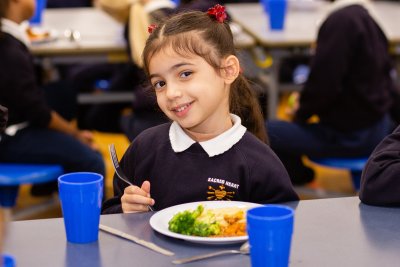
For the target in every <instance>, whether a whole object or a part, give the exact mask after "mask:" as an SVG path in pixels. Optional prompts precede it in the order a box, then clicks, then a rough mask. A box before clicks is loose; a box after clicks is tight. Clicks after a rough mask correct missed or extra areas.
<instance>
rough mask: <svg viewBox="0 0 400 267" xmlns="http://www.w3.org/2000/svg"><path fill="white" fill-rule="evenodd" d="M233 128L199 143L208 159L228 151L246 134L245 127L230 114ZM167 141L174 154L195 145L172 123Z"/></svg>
mask: <svg viewBox="0 0 400 267" xmlns="http://www.w3.org/2000/svg"><path fill="white" fill-rule="evenodd" d="M231 119H232V121H233V126H232V127H231V128H230V129H229V130H227V131H225V132H224V133H222V134H220V135H218V136H217V137H214V138H213V139H210V140H207V141H204V142H199V144H200V146H201V147H202V148H203V149H204V150H205V151H206V153H207V154H208V156H209V157H213V156H216V155H219V154H222V153H224V152H225V151H228V150H229V149H230V148H231V147H233V146H234V145H235V144H236V143H237V142H239V141H240V139H242V137H243V135H244V134H245V133H246V130H247V129H246V127H244V126H243V125H242V121H241V119H240V118H239V117H238V116H236V115H234V114H231ZM169 139H170V142H171V146H172V149H173V150H174V152H176V153H178V152H183V151H185V150H186V149H188V148H189V147H190V146H191V145H193V144H194V143H196V141H194V140H193V139H192V138H190V137H189V136H188V135H187V134H186V133H185V132H184V131H183V129H182V128H181V126H180V125H179V124H178V123H177V122H176V121H174V122H173V123H172V124H171V127H170V128H169Z"/></svg>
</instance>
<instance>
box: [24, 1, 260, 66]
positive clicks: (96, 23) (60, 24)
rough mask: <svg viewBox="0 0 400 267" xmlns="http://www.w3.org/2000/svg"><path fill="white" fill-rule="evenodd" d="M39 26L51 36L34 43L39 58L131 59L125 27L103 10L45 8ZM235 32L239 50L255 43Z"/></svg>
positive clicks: (70, 60) (63, 60) (81, 60)
mask: <svg viewBox="0 0 400 267" xmlns="http://www.w3.org/2000/svg"><path fill="white" fill-rule="evenodd" d="M36 27H38V28H39V29H42V30H46V31H48V33H49V35H50V36H49V38H45V39H43V40H42V41H40V40H39V41H36V42H34V43H33V44H32V46H31V52H32V54H33V55H34V56H35V57H36V58H37V59H43V58H51V59H52V60H53V61H56V62H57V63H66V64H69V63H75V62H79V63H84V62H89V63H93V62H111V63H115V62H124V61H127V59H128V55H127V50H126V41H125V39H124V25H123V24H122V23H120V22H118V21H116V20H115V19H113V18H112V17H111V16H110V15H108V14H107V13H106V12H104V11H103V10H102V9H100V8H96V7H82V8H56V9H45V10H44V14H43V21H42V23H41V24H40V25H37V26H36ZM233 32H234V41H235V45H236V47H237V48H238V49H246V48H249V47H252V46H253V45H254V44H255V40H254V38H253V37H252V36H251V35H249V34H248V33H247V32H245V31H242V30H241V28H240V27H238V26H236V27H235V26H234V27H233Z"/></svg>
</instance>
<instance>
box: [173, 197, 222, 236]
mask: <svg viewBox="0 0 400 267" xmlns="http://www.w3.org/2000/svg"><path fill="white" fill-rule="evenodd" d="M203 211H204V207H203V206H202V205H199V206H198V207H197V208H196V209H195V210H194V211H183V212H179V213H177V214H176V215H175V216H174V217H173V218H172V219H171V220H170V221H169V223H168V224H169V228H168V229H169V230H170V231H172V232H175V233H180V234H184V235H195V236H210V235H217V234H219V233H220V227H219V225H218V223H217V222H216V219H215V215H214V214H213V213H212V212H210V211H208V212H207V213H206V214H203Z"/></svg>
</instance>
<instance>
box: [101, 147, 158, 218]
mask: <svg viewBox="0 0 400 267" xmlns="http://www.w3.org/2000/svg"><path fill="white" fill-rule="evenodd" d="M108 150H109V151H110V156H111V161H112V163H113V167H114V170H115V173H116V174H117V176H118V178H119V179H121V180H122V181H124V182H125V183H127V184H129V185H133V184H132V183H131V182H129V179H128V177H126V175H125V173H124V172H123V171H122V169H121V167H120V166H119V161H118V156H117V151H115V146H114V144H110V145H109V146H108ZM147 207H148V208H149V210H150V211H154V209H153V208H152V207H151V206H150V205H147Z"/></svg>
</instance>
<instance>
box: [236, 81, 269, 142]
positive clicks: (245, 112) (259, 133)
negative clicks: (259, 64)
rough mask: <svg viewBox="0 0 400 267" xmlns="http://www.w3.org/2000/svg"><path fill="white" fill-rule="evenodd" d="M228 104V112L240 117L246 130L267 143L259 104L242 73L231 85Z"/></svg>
mask: <svg viewBox="0 0 400 267" xmlns="http://www.w3.org/2000/svg"><path fill="white" fill-rule="evenodd" d="M229 106H230V112H231V113H233V114H236V115H238V116H239V117H240V118H241V120H242V124H243V125H244V126H245V127H246V128H247V130H249V131H250V132H251V133H252V134H254V135H255V136H256V137H257V138H258V139H260V140H261V141H263V142H264V143H266V144H269V140H268V137H267V131H266V129H265V124H264V117H263V115H262V112H261V107H260V104H259V102H258V99H257V97H256V96H255V93H254V91H253V89H252V88H251V86H250V84H249V82H248V81H247V80H246V78H245V77H244V76H243V74H239V76H238V77H237V78H236V80H235V82H234V83H233V84H232V86H231V92H230V99H229Z"/></svg>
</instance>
